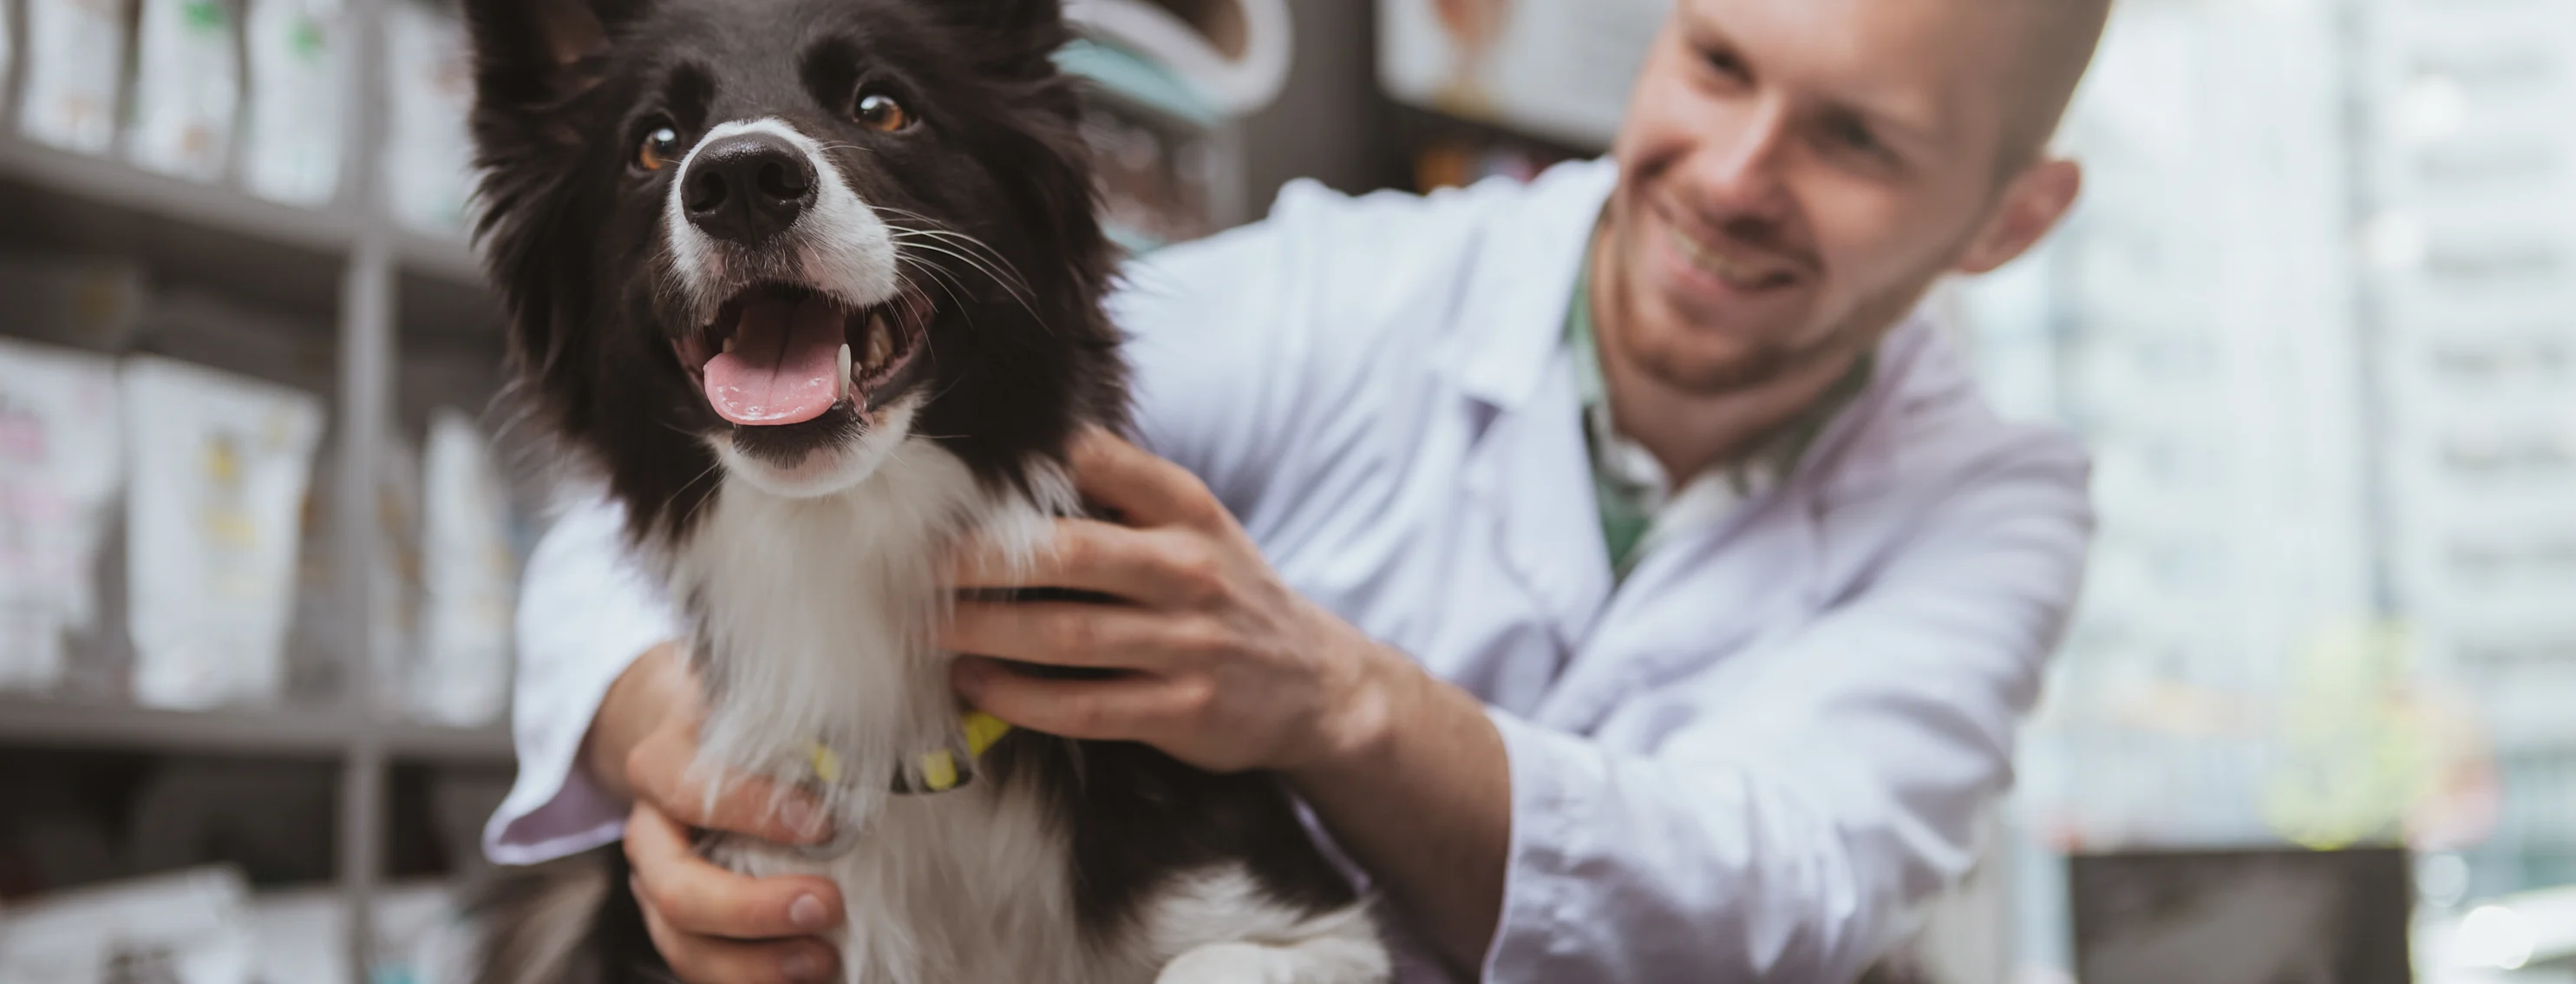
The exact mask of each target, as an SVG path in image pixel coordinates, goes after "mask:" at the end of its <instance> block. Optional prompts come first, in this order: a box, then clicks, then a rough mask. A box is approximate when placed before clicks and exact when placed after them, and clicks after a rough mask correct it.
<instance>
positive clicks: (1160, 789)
mask: <svg viewBox="0 0 2576 984" xmlns="http://www.w3.org/2000/svg"><path fill="white" fill-rule="evenodd" d="M467 8H468V17H469V20H470V22H471V25H472V29H473V37H474V43H475V49H476V83H477V102H476V107H475V110H474V115H473V130H474V138H475V141H476V145H477V150H478V154H477V160H478V163H479V164H480V165H481V166H482V167H483V168H484V171H485V177H484V180H483V185H482V204H483V206H484V212H483V216H482V220H481V225H480V228H479V230H478V232H479V235H480V238H481V240H482V244H483V247H484V253H485V257H486V262H487V265H488V267H489V271H490V274H491V277H492V280H493V282H494V283H495V284H496V285H497V287H498V289H499V291H500V293H501V294H502V297H503V299H504V301H505V303H506V306H507V308H508V311H509V314H510V319H511V326H512V334H511V338H512V346H511V349H512V366H513V369H514V372H515V375H516V377H517V380H518V386H517V392H518V395H519V398H520V399H522V400H524V401H527V402H528V403H529V404H530V405H531V406H530V409H532V410H533V411H534V412H535V413H536V414H537V416H538V419H540V420H542V421H544V422H545V423H546V424H547V425H548V426H549V427H550V428H551V429H552V431H553V432H554V433H555V434H556V435H557V436H559V437H560V438H561V439H562V440H563V442H564V443H565V445H566V446H567V448H568V449H569V450H570V451H571V452H573V457H574V458H575V459H577V461H578V463H580V464H583V465H587V466H588V467H591V468H594V469H596V470H597V471H598V472H599V474H600V475H601V476H602V477H603V478H604V479H605V480H606V483H607V485H608V487H609V490H610V492H611V494H613V495H614V496H615V497H616V498H618V499H619V500H621V501H622V502H623V503H624V504H625V505H626V506H627V508H628V511H629V515H630V517H631V523H630V529H629V533H630V535H631V536H632V537H634V538H635V540H636V541H637V542H638V543H639V544H641V545H644V546H646V547H662V548H667V547H669V546H671V545H672V544H675V543H677V542H679V541H681V540H683V539H685V538H686V537H687V536H688V535H689V534H690V532H691V529H692V524H693V521H694V519H695V518H696V517H698V516H700V515H702V513H703V510H702V507H703V506H704V505H705V504H706V503H707V501H708V500H709V499H710V498H711V497H712V496H715V495H717V494H719V493H718V487H719V485H720V483H719V482H718V481H717V480H716V476H717V473H718V467H717V463H716V460H715V458H714V456H713V454H712V453H711V452H710V451H709V450H708V449H707V447H706V446H705V444H704V442H703V441H702V440H701V438H700V435H705V434H710V433H721V432H723V431H724V430H725V429H726V428H728V427H731V425H728V424H726V423H724V422H723V421H722V420H721V419H720V418H718V417H716V416H715V414H714V413H713V411H712V410H711V409H710V408H709V407H708V405H707V402H706V400H705V399H704V398H703V396H702V395H701V392H700V390H699V388H698V387H697V386H696V385H695V384H693V382H692V381H691V378H690V376H689V374H688V370H687V369H686V368H685V367H684V366H683V365H682V364H681V363H680V361H679V359H678V358H677V357H676V356H675V355H674V353H673V350H672V346H673V343H674V341H675V340H678V339H681V338H684V337H687V336H688V334H689V333H690V332H693V331H696V330H698V328H699V326H698V325H695V324H690V323H686V320H685V319H683V318H680V317H678V316H677V315H676V311H675V308H676V303H677V302H676V301H675V299H674V296H673V290H672V288H671V286H670V284H668V283H667V282H666V278H667V277H668V276H669V273H668V271H667V269H666V267H665V264H664V262H663V256H662V249H663V245H662V243H663V236H662V234H661V222H662V221H663V219H662V208H663V201H664V198H665V195H666V194H667V191H668V182H669V181H670V180H672V174H671V172H672V171H675V170H676V168H664V169H662V170H659V171H652V170H646V169H643V168H640V167H637V166H634V165H633V163H632V162H633V161H635V159H636V150H637V148H638V147H639V145H640V144H641V142H642V140H643V137H644V135H645V133H646V132H647V131H646V129H645V128H646V126H647V124H648V122H652V123H655V124H656V125H658V121H661V120H664V119H667V120H668V121H669V122H671V123H672V124H674V125H675V126H676V128H677V129H678V130H679V131H680V132H681V133H682V139H683V142H687V141H690V140H694V139H695V138H696V137H695V135H696V134H697V133H701V132H703V131H704V129H705V128H706V127H707V126H708V125H709V124H710V121H719V120H728V119H739V118H746V117H758V116H775V117H779V118H782V119H784V120H786V121H788V122H789V123H791V124H792V125H794V126H795V127H797V128H798V129H799V130H801V131H803V132H805V133H807V134H809V135H811V136H813V137H814V138H815V139H817V140H821V141H823V142H825V143H826V144H827V146H830V147H832V148H834V149H833V150H832V151H831V153H832V155H833V157H834V161H835V163H836V164H837V166H838V167H840V168H841V169H842V171H843V172H844V173H845V175H846V177H847V179H848V180H850V181H851V182H852V184H853V185H854V186H855V190H857V191H858V192H859V193H860V194H861V196H862V197H863V198H865V199H866V200H867V201H868V202H870V203H871V204H872V205H876V206H879V207H881V208H884V207H888V206H890V207H891V208H890V209H888V213H889V215H890V216H891V217H893V219H894V220H895V221H898V222H919V223H936V224H937V225H939V226H942V227H945V228H947V229H951V230H955V231H959V232H964V233H968V234H971V235H973V236H974V237H976V238H978V239H980V240H982V241H983V242H984V243H986V244H989V245H990V246H991V248H992V249H993V250H994V252H995V254H997V255H996V256H995V257H993V259H996V260H998V261H999V262H997V263H991V264H986V265H981V266H979V265H976V264H970V263H962V262H954V261H953V260H951V259H950V258H944V257H938V256H929V257H914V258H913V262H915V263H928V264H935V265H937V266H938V269H936V270H925V271H920V274H919V275H920V276H921V277H923V278H926V279H929V280H935V281H936V282H937V283H938V284H939V285H941V286H940V289H938V290H936V291H933V292H932V296H933V297H934V299H935V300H936V301H937V314H936V316H935V318H934V320H933V321H932V322H931V323H930V325H929V326H928V329H927V345H928V349H927V350H926V351H925V353H924V357H923V359H922V360H919V361H917V362H916V363H915V369H914V371H912V372H911V373H910V375H911V376H912V377H913V378H912V379H910V380H909V382H908V385H910V386H916V387H921V388H923V389H924V390H925V391H926V392H928V393H930V394H932V402H931V403H930V404H929V405H928V407H927V408H926V409H925V410H924V412H923V415H922V417H921V418H920V420H919V422H918V423H917V424H916V425H915V431H916V432H917V433H919V434H923V435H928V436H931V437H933V438H934V439H936V440H938V441H940V442H942V443H943V444H944V445H945V446H946V447H947V448H948V449H949V450H951V451H952V452H954V453H955V454H956V455H957V456H958V457H959V458H960V459H961V460H963V461H965V462H966V463H967V464H968V466H969V467H970V468H971V469H973V471H974V472H975V474H976V476H977V477H978V479H979V480H981V481H984V482H986V483H990V484H994V485H997V486H1008V485H1014V484H1018V485H1023V486H1024V485H1025V481H1026V480H1025V477H1024V476H1023V474H1022V473H1021V471H1020V469H1021V468H1023V467H1025V466H1026V464H1027V463H1028V462H1030V461H1032V460H1039V459H1054V460H1057V461H1061V460H1062V459H1063V456H1064V450H1065V446H1066V444H1067V442H1068V439H1069V438H1070V436H1071V435H1073V434H1074V433H1076V432H1077V428H1080V427H1083V426H1087V425H1101V426H1106V427H1110V428H1112V429H1119V430H1123V429H1124V428H1125V424H1126V414H1127V410H1126V405H1127V397H1126V369H1125V366H1124V363H1123V362H1122V361H1121V360H1120V359H1119V357H1118V354H1117V342H1118V338H1119V336H1118V333H1117V332H1116V330H1115V329H1114V327H1113V326H1111V325H1110V324H1109V322H1108V320H1107V318H1106V317H1105V315H1104V314H1103V313H1102V310H1101V304H1100V302H1101V298H1102V295H1103V294H1104V292H1105V291H1106V290H1107V288H1108V285H1109V282H1110V278H1111V274H1112V268H1113V262H1114V256H1113V253H1112V249H1111V247H1110V245H1109V243H1108V241H1107V239H1106V238H1105V237H1104V236H1103V234H1102V232H1101V229H1100V226H1099V224H1098V222H1097V220H1096V219H1095V218H1094V214H1093V201H1092V196H1091V187H1092V185H1091V177H1090V171H1089V166H1088V163H1087V160H1086V154H1085V152H1084V149H1083V146H1082V143H1081V137H1080V132H1079V123H1080V108H1079V103H1078V99H1077V93H1076V91H1075V89H1074V87H1073V83H1072V82H1071V81H1070V80H1068V79H1066V78H1064V77H1061V76H1059V75H1058V74H1057V73H1056V72H1055V69H1054V67H1053V64H1052V62H1051V60H1050V57H1049V55H1050V53H1051V52H1052V51H1053V50H1054V49H1055V48H1057V47H1058V46H1059V45H1060V44H1061V43H1062V42H1063V41H1064V40H1065V38H1066V32H1065V27H1064V24H1063V23H1062V18H1061V15H1060V13H1059V12H1058V9H1057V4H1056V0H591V2H589V3H586V4H585V3H582V2H581V0H540V2H529V0H469V2H468V3H467ZM863 85H864V86H867V87H870V89H871V91H891V92H893V93H896V94H897V95H898V97H899V98H900V99H901V100H902V101H903V102H904V103H905V104H906V105H907V106H909V107H911V109H912V111H913V112H914V113H916V114H917V115H918V117H919V119H920V121H921V122H920V124H919V125H918V126H917V127H915V128H913V129H912V130H910V131H907V132H902V133H883V132H878V131H875V130H872V129H869V128H867V127H865V126H862V125H859V124H858V123H856V122H855V121H854V120H853V119H852V116H851V113H850V110H851V108H852V107H851V101H852V99H853V97H854V96H855V95H856V94H858V93H859V91H860V89H861V87H862V86H863ZM894 209H900V210H901V212H894V211H892V210H894ZM904 213H911V215H909V216H906V215H904ZM1013 274H1016V276H1013ZM858 426H861V422H860V420H859V419H858V418H857V417H856V416H855V415H854V414H852V413H851V412H849V411H848V410H846V409H835V410H833V411H832V412H831V413H830V414H827V415H826V416H824V417H823V418H820V419H817V420H815V421H812V422H810V423H808V424H804V425H797V426H794V427H789V428H745V429H739V431H749V432H755V433H739V432H738V433H737V434H736V435H735V436H736V438H737V443H736V446H737V447H738V448H742V449H743V450H745V451H747V452H750V453H754V454H757V455H763V456H778V457H793V456H795V455H797V454H799V453H801V451H802V449H804V448H807V447H811V446H813V445H815V444H816V443H819V442H820V441H823V440H828V439H831V438H833V437H835V436H836V435H841V434H845V433H847V432H848V431H849V430H850V429H851V428H855V427H858ZM718 699H721V697H720V695H719V697H718ZM984 764H985V767H986V776H985V778H983V779H979V780H978V781H979V782H984V781H990V782H998V783H1014V784H1016V783H1035V784H1038V786H1039V788H1041V789H1042V790H1043V791H1044V795H1045V797H1046V798H1047V800H1048V801H1049V802H1051V803H1052V804H1054V807H1055V808H1056V810H1057V811H1058V814H1059V815H1060V816H1062V817H1063V818H1064V819H1065V820H1066V821H1067V823H1068V830H1069V831H1070V836H1071V839H1072V857H1073V864H1074V866H1075V871H1074V873H1073V884H1074V885H1075V886H1076V888H1075V891H1076V895H1077V898H1076V907H1077V912H1078V914H1079V918H1080V920H1081V921H1082V924H1083V926H1084V927H1085V928H1086V929H1087V930H1090V931H1093V932H1100V933H1106V932H1113V931H1116V930H1117V929H1119V928H1121V927H1123V926H1125V925H1126V924H1127V923H1128V922H1130V921H1131V920H1132V918H1133V917H1134V916H1135V914H1136V913H1137V911H1138V909H1137V907H1138V903H1139V902H1140V901H1142V900H1143V899H1144V898H1145V897H1146V896H1147V893H1149V892H1150V891H1151V890H1152V889H1153V887H1154V886H1155V885H1156V884H1158V883H1159V882H1161V881H1162V880H1163V879H1165V878H1168V877H1170V876H1171V875H1173V874H1174V873H1176V872H1180V871H1185V870H1189V869H1192V868H1196V867H1201V866H1204V865H1206V864H1209V863H1212V862H1217V861H1221V860H1225V859H1229V858H1239V859H1243V860H1245V861H1246V862H1247V863H1248V864H1249V865H1250V867H1251V869H1252V871H1253V872H1254V875H1255V877H1256V878H1257V879H1258V880H1259V881H1261V882H1262V883H1263V885H1264V886H1265V887H1266V888H1267V889H1268V890H1269V891H1270V892H1271V893H1272V894H1273V895H1274V896H1275V897H1277V898H1278V899H1280V900H1282V901H1285V902H1289V903H1292V904H1295V905H1298V906H1300V907H1303V908H1307V909H1311V910H1312V911H1316V912H1322V911H1326V910H1329V909H1333V908H1338V907H1341V906H1345V905H1348V904H1349V903H1351V902H1352V901H1353V899H1354V895H1353V892H1352V890H1351V888H1350V886H1349V885H1347V884H1346V883H1344V881H1343V880H1342V879H1341V877H1340V876H1339V874H1338V873H1337V872H1336V871H1335V870H1334V869H1333V868H1332V867H1331V865H1330V864H1329V863H1327V862H1326V861H1325V860H1324V858H1323V857H1322V855H1321V854H1320V852H1319V851H1318V850H1317V849H1316V848H1315V846H1314V845H1313V844H1312V843H1311V842H1310V841H1309V840H1308V839H1307V837H1306V834H1305V832H1304V830H1303V829H1302V827H1301V826H1300V824H1299V823H1298V821H1297V818H1296V815H1295V813H1294V810H1293V807H1292V805H1291V802H1290V800H1289V798H1288V796H1287V794H1286V792H1285V791H1284V790H1283V789H1282V787H1281V786H1280V785H1279V783H1278V782H1277V780H1276V779H1275V778H1273V777H1270V776H1267V775H1259V774H1249V775H1235V776H1211V775H1208V774H1206V773H1203V772H1200V771H1198V770H1195V769H1192V768H1190V767H1188V766H1185V765H1183V764H1181V763H1179V762H1177V761H1175V760H1173V759H1171V758H1170V757H1168V756H1166V755H1164V754H1162V753H1160V752H1157V751H1154V750H1152V749H1150V748H1146V747H1144V746H1140V745H1130V744H1117V743H1087V742H1074V741H1068V740H1064V739H1059V738H1053V737H1049V736H1043V735H1035V734H1027V733H1015V734H1014V735H1012V736H1011V737H1010V738H1009V739H1007V740H1005V741H1004V742H1003V743H1002V744H1001V745H999V746H998V747H996V748H995V749H994V750H993V751H992V752H991V753H990V755H989V758H988V760H987V762H986V763H984ZM567 879H573V880H577V881H578V882H579V883H581V884H585V885H592V884H593V883H596V884H595V885H593V888H595V890H596V892H597V893H598V897H599V898H600V900H601V901H600V902H599V908H598V910H597V913H596V916H595V917H594V918H593V919H592V920H591V927H590V933H591V936H590V939H589V941H588V943H587V946H586V949H585V951H584V953H583V954H582V955H581V956H582V959H581V960H580V961H579V962H578V963H577V965H576V966H577V968H578V969H577V970H576V971H575V973H574V977H573V979H575V980H581V981H594V980H595V981H615V980H636V979H661V975H664V974H667V971H666V970H665V969H664V968H662V965H661V963H660V961H659V959H658V958H657V957H656V956H655V955H654V954H653V953H652V952H651V946H650V942H649V939H648V938H647V937H646V935H645V934H644V932H643V926H642V923H641V921H640V914H639V913H638V911H637V909H636V904H635V901H634V899H633V898H632V896H631V895H630V894H629V893H628V889H627V885H626V875H625V868H624V860H623V858H622V857H620V856H618V855H617V852H616V850H615V849H614V848H609V849H605V850H603V851H601V852H595V853H594V854H592V855H585V856H583V857H579V858H574V859H568V860H567V861H564V862H559V863H557V864H555V865H552V866H547V867H542V868H539V869H534V870H533V872H532V873H528V874H524V875H521V876H517V877H513V878H510V879H506V880H504V881H503V882H502V883H501V886H500V889H499V891H497V892H495V893H493V895H492V896H491V900H490V904H489V906H487V910H486V918H487V919H488V920H489V924H490V925H492V926H493V927H495V931H496V933H497V934H498V938H497V939H496V940H495V942H494V943H493V944H492V945H491V946H489V947H487V952H486V958H487V964H486V966H485V973H484V979H485V980H486V981H493V982H499V981H509V980H514V979H515V978H513V977H512V976H511V975H512V973H513V972H514V971H524V970H525V968H524V967H512V966H509V965H508V964H509V962H510V961H512V960H524V959H528V958H527V956H526V954H529V953H532V952H536V951H535V950H533V949H531V946H532V945H534V944H542V943H543V942H544V941H534V944H532V941H530V940H527V939H525V938H524V934H525V933H527V932H531V931H535V929H536V928H538V927H542V926H543V925H544V923H543V921H542V920H539V919H537V918H536V917H535V916H534V915H533V914H532V913H531V912H529V911H528V909H527V906H528V904H529V903H531V902H533V901H534V900H536V899H538V898H540V897H542V896H544V895H545V894H546V893H547V892H548V891H550V890H553V891H560V890H561V889H562V887H563V886H565V885H567V884H572V883H573V882H568V881H567ZM561 897H562V896H560V895H557V896H556V898H558V899H560V898H561ZM514 933H516V934H520V935H518V936H514V935H513V934H514ZM1005 945H1006V944H1005Z"/></svg>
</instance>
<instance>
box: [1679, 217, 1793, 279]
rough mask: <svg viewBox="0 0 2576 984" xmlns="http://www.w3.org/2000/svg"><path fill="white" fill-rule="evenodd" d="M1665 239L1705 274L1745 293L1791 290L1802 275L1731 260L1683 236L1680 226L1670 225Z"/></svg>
mask: <svg viewBox="0 0 2576 984" xmlns="http://www.w3.org/2000/svg"><path fill="white" fill-rule="evenodd" d="M1664 235H1665V236H1666V237H1668V238H1669V239H1671V240H1672V244H1673V251H1674V252H1677V253H1680V254H1681V257H1682V259H1683V260H1684V261H1685V262H1688V263H1689V264H1690V265H1691V266H1692V267H1693V268H1696V269H1698V270H1699V271H1700V272H1702V273H1706V274H1708V275H1709V276H1712V277H1715V278H1717V279H1718V280H1720V281H1722V282H1724V283H1725V284H1726V285H1727V286H1729V287H1733V288H1735V289H1737V290H1741V291H1756V290H1768V289H1770V288H1773V287H1785V286H1788V285H1789V283H1790V282H1791V281H1794V280H1796V279H1797V278H1798V275H1797V274H1796V273H1795V272H1793V271H1790V270H1787V269H1784V268H1782V267H1781V266H1780V265H1778V264H1774V263H1763V262H1760V261H1756V260H1752V259H1749V258H1743V257H1736V256H1729V255H1727V254H1726V253H1725V252H1722V251H1721V249H1720V248H1718V247H1713V246H1710V245H1708V244H1706V243H1702V242H1700V241H1699V240H1697V239H1694V238H1691V235H1690V233H1687V232H1683V231H1682V229H1681V227H1680V226H1677V225H1673V224H1671V223H1666V224H1665V225H1664Z"/></svg>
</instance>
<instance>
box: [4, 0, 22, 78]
mask: <svg viewBox="0 0 2576 984" xmlns="http://www.w3.org/2000/svg"><path fill="white" fill-rule="evenodd" d="M17 63H18V3H17V0H0V100H6V99H8V98H9V89H8V85H9V79H10V78H11V76H10V75H9V69H10V68H11V67H12V66H15V65H16V64H17Z"/></svg>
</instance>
